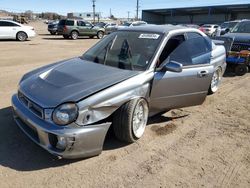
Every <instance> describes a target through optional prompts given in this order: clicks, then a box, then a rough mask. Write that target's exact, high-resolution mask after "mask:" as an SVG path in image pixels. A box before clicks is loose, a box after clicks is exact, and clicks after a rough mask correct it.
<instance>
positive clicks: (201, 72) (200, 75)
mask: <svg viewBox="0 0 250 188" xmlns="http://www.w3.org/2000/svg"><path fill="white" fill-rule="evenodd" d="M207 75H208V71H207V70H204V71H200V72H198V77H199V78H203V77H206V76H207Z"/></svg>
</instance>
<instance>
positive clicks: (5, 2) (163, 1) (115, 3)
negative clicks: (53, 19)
mask: <svg viewBox="0 0 250 188" xmlns="http://www.w3.org/2000/svg"><path fill="white" fill-rule="evenodd" d="M244 3H249V4H250V0H206V1H205V0H169V1H168V0H140V9H154V8H172V7H193V6H212V5H222V4H244ZM135 6H136V0H120V1H119V0H96V11H98V12H102V15H103V16H108V15H109V10H110V8H111V10H112V14H114V15H115V16H116V17H127V11H130V16H131V17H132V16H134V15H135V9H136V8H135ZM0 9H5V10H8V11H14V12H23V11H25V10H32V11H34V12H47V11H51V12H57V13H60V14H63V15H66V14H67V13H68V12H86V11H92V1H91V0H0Z"/></svg>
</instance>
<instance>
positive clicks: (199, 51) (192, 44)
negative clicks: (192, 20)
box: [187, 32, 212, 58]
mask: <svg viewBox="0 0 250 188" xmlns="http://www.w3.org/2000/svg"><path fill="white" fill-rule="evenodd" d="M187 38H188V45H189V48H188V49H192V50H190V55H191V58H195V57H197V56H201V55H203V54H206V53H208V52H210V51H211V49H212V44H211V41H209V39H206V38H205V37H203V36H202V35H200V34H199V33H195V32H188V33H187Z"/></svg>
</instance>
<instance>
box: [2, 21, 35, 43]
mask: <svg viewBox="0 0 250 188" xmlns="http://www.w3.org/2000/svg"><path fill="white" fill-rule="evenodd" d="M35 36H36V33H35V30H34V28H33V27H31V26H24V25H22V24H20V23H17V22H14V21H10V20H0V39H16V40H18V41H25V40H27V39H28V38H32V37H35Z"/></svg>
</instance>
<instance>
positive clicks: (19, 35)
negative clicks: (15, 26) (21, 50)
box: [16, 31, 28, 41]
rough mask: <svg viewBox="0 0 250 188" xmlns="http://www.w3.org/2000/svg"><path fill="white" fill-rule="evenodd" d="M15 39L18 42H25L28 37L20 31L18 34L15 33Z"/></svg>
mask: <svg viewBox="0 0 250 188" xmlns="http://www.w3.org/2000/svg"><path fill="white" fill-rule="evenodd" d="M16 38H17V40H19V41H26V40H27V38H28V36H27V34H26V33H25V32H23V31H20V32H18V33H17V35H16Z"/></svg>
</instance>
